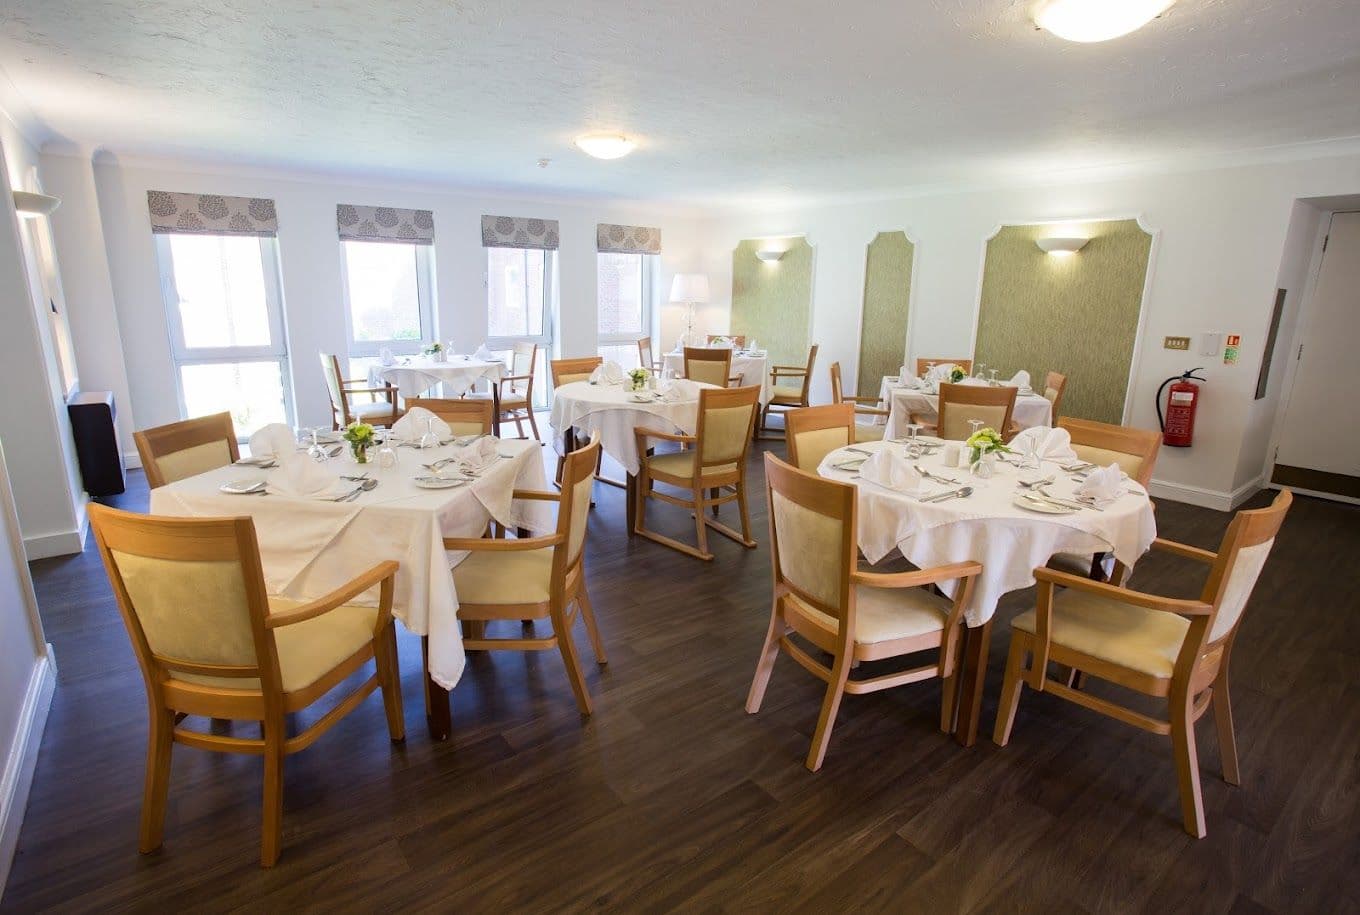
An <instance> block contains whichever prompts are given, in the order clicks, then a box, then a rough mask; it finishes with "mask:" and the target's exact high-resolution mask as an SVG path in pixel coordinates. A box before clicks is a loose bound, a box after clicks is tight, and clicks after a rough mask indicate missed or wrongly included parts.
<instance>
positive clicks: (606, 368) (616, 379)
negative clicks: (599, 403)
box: [590, 359, 623, 384]
mask: <svg viewBox="0 0 1360 915" xmlns="http://www.w3.org/2000/svg"><path fill="white" fill-rule="evenodd" d="M590 381H591V383H592V384H619V383H620V382H622V381H623V366H621V365H619V364H618V363H617V362H615V361H614V360H612V359H611V360H609V361H607V362H602V363H600V364H599V365H597V366H595V369H594V371H592V372H591V373H590Z"/></svg>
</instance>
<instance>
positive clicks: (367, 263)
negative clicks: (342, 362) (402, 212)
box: [340, 239, 435, 378]
mask: <svg viewBox="0 0 1360 915" xmlns="http://www.w3.org/2000/svg"><path fill="white" fill-rule="evenodd" d="M340 252H341V259H342V262H343V265H344V280H345V283H344V292H345V322H346V327H347V329H348V331H349V356H350V373H351V374H350V377H352V378H362V377H364V370H365V369H366V366H367V365H368V363H370V362H372V361H374V360H376V359H377V357H378V356H379V355H380V353H381V352H382V350H383V349H390V350H391V351H392V352H393V353H395V354H398V355H411V354H414V353H418V352H420V346H421V342H422V341H425V340H433V339H435V327H434V317H433V316H434V306H433V304H432V303H433V295H432V293H431V290H432V288H433V286H434V284H433V282H432V280H433V272H432V270H431V257H432V254H431V246H430V245H412V244H406V243H404V242H382V241H354V240H351V239H346V240H344V241H341V242H340Z"/></svg>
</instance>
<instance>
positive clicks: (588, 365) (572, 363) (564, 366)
mask: <svg viewBox="0 0 1360 915" xmlns="http://www.w3.org/2000/svg"><path fill="white" fill-rule="evenodd" d="M601 365H604V357H603V356H581V357H580V358H577V359H554V360H553V361H552V362H550V363H548V366H549V368H550V369H551V370H552V383H553V387H555V388H560V387H562V385H564V384H571V383H572V382H575V381H589V380H590V373H591V372H593V371H595V370H596V369H597V368H599V367H600V366H601Z"/></svg>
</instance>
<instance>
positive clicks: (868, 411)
mask: <svg viewBox="0 0 1360 915" xmlns="http://www.w3.org/2000/svg"><path fill="white" fill-rule="evenodd" d="M855 415H857V416H890V415H892V411H891V410H880V409H878V408H877V407H861V406H856V407H855Z"/></svg>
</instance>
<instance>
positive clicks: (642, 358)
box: [637, 337, 661, 375]
mask: <svg viewBox="0 0 1360 915" xmlns="http://www.w3.org/2000/svg"><path fill="white" fill-rule="evenodd" d="M637 348H638V365H640V366H641V367H642V368H644V369H646V370H647V371H649V372H651V373H652V374H653V375H659V374H661V363H660V362H658V361H657V360H656V359H654V358H653V357H652V338H651V337H639V338H638V342H637Z"/></svg>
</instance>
